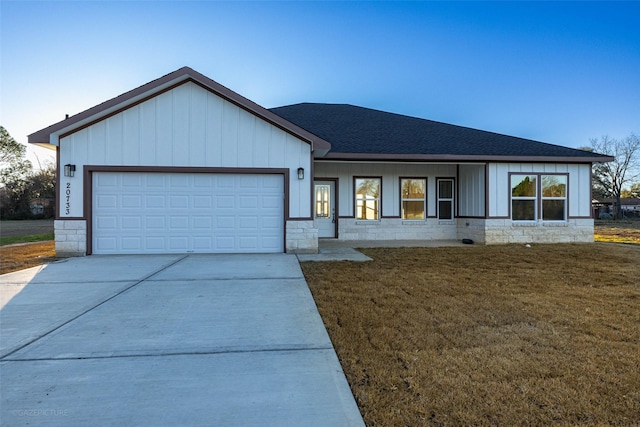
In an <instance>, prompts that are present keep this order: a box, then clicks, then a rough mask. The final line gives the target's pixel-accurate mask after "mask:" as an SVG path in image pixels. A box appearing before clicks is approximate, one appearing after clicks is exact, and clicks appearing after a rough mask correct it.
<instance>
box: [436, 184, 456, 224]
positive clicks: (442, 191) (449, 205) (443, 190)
mask: <svg viewBox="0 0 640 427" xmlns="http://www.w3.org/2000/svg"><path fill="white" fill-rule="evenodd" d="M437 181H438V182H437V184H438V185H437V187H438V219H440V220H446V221H453V218H454V215H455V214H454V189H453V179H451V178H440V179H438V180H437Z"/></svg>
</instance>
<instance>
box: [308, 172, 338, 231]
mask: <svg viewBox="0 0 640 427" xmlns="http://www.w3.org/2000/svg"><path fill="white" fill-rule="evenodd" d="M335 189H336V183H335V181H316V182H315V199H314V200H315V207H314V219H315V222H316V227H318V237H329V238H335V237H336V229H337V225H338V224H337V222H336V221H337V219H336V214H337V212H336V197H335Z"/></svg>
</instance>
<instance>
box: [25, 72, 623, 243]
mask: <svg viewBox="0 0 640 427" xmlns="http://www.w3.org/2000/svg"><path fill="white" fill-rule="evenodd" d="M29 142H30V143H34V144H41V145H45V146H48V147H50V148H54V149H56V151H57V159H58V162H57V163H58V177H59V179H58V182H59V185H58V193H59V194H58V199H57V200H58V204H59V205H58V207H57V219H56V221H55V233H56V251H57V252H58V253H59V254H60V255H88V254H116V253H117V254H124V253H136V254H138V253H192V252H194V253H198V252H202V253H217V252H225V253H234V252H239V253H242V252H245V253H252V252H253V253H255V252H291V253H304V252H316V251H317V250H318V239H319V238H337V239H347V240H352V239H384V240H387V239H429V240H431V239H463V238H467V239H472V240H474V241H476V242H481V243H487V244H493V243H508V242H589V241H592V240H593V219H592V217H591V165H592V163H593V162H602V161H609V160H611V159H610V158H609V157H606V156H601V155H598V154H595V153H590V152H587V151H581V150H575V149H570V148H566V147H560V146H555V145H550V144H545V143H541V142H536V141H531V140H526V139H522V138H516V137H512V136H506V135H500V134H496V133H491V132H485V131H480V130H475V129H470V128H465V127H461V126H454V125H450V124H445V123H439V122H433V121H429V120H424V119H419V118H414V117H407V116H402V115H398V114H392V113H387V112H382V111H377V110H371V109H367V108H362V107H356V106H351V105H332V104H310V103H307V104H296V105H290V106H286V107H280V108H273V109H270V110H268V109H265V108H263V107H261V106H259V105H257V104H256V103H254V102H252V101H250V100H248V99H246V98H244V97H242V96H240V95H239V94H237V93H235V92H233V91H231V90H229V89H227V88H226V87H224V86H222V85H220V84H218V83H216V82H215V81H213V80H211V79H209V78H208V77H206V76H204V75H202V74H200V73H198V72H196V71H194V70H192V69H191V68H188V67H184V68H181V69H179V70H177V71H174V72H172V73H170V74H168V75H165V76H163V77H161V78H159V79H157V80H154V81H152V82H150V83H147V84H145V85H143V86H140V87H138V88H136V89H134V90H132V91H130V92H127V93H124V94H122V95H120V96H118V97H116V98H113V99H111V100H108V101H106V102H104V103H102V104H100V105H97V106H95V107H93V108H90V109H88V110H86V111H83V112H81V113H79V114H76V115H74V116H72V117H68V118H66V119H65V120H63V121H61V122H58V123H56V124H53V125H51V126H49V127H47V128H45V129H42V130H40V131H37V132H35V133H33V134H31V135H29Z"/></svg>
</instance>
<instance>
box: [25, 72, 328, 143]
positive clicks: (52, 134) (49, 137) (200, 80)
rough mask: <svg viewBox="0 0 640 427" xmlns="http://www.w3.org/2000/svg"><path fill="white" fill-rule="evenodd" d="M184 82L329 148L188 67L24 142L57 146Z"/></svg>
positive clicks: (291, 124)
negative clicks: (62, 139)
mask: <svg viewBox="0 0 640 427" xmlns="http://www.w3.org/2000/svg"><path fill="white" fill-rule="evenodd" d="M187 82H193V83H195V84H197V85H199V86H201V87H203V88H204V89H206V90H208V91H210V92H212V93H214V94H216V95H218V96H219V97H221V98H223V99H225V100H226V101H229V102H231V103H233V104H235V105H236V106H238V107H240V108H242V109H244V110H246V111H248V112H249V113H252V114H254V115H256V116H258V117H260V118H261V119H263V120H265V121H267V122H269V123H270V124H272V125H274V126H276V127H278V128H280V129H282V130H283V131H285V132H288V133H289V134H291V135H293V136H295V137H297V138H299V139H301V140H303V141H306V142H307V143H309V144H311V146H312V150H314V151H316V152H318V153H319V154H320V155H322V154H324V153H326V152H327V151H328V150H329V149H330V148H331V145H330V144H329V143H328V142H327V141H324V140H323V139H322V138H319V137H318V136H316V135H314V134H312V133H310V132H308V131H306V130H304V129H302V128H300V127H298V126H296V125H295V124H293V123H290V122H288V121H287V120H286V119H284V118H282V117H280V116H278V115H276V114H274V113H272V112H271V111H269V110H267V109H266V108H263V107H261V106H260V105H258V104H256V103H255V102H253V101H250V100H249V99H247V98H245V97H243V96H241V95H239V94H237V93H236V92H234V91H232V90H230V89H228V88H226V87H225V86H222V85H221V84H219V83H217V82H215V81H213V80H211V79H210V78H208V77H206V76H205V75H203V74H200V73H198V72H197V71H195V70H193V69H191V68H189V67H182V68H180V69H178V70H176V71H174V72H172V73H169V74H167V75H165V76H162V77H160V78H159V79H156V80H153V81H151V82H149V83H147V84H144V85H142V86H140V87H138V88H135V89H133V90H130V91H129V92H126V93H123V94H122V95H119V96H117V97H115V98H112V99H110V100H108V101H105V102H103V103H101V104H99V105H96V106H95V107H92V108H89V109H88V110H85V111H82V112H81V113H78V114H76V115H73V116H71V117H69V118H66V119H65V120H62V121H60V122H58V123H55V124H53V125H51V126H48V127H46V128H44V129H41V130H39V131H37V132H34V133H32V134H31V135H29V136H28V142H30V143H32V144H42V145H58V140H59V138H61V137H64V136H66V135H69V134H70V133H73V132H77V131H78V130H81V129H84V128H85V127H87V126H90V125H91V124H93V123H95V122H97V121H100V120H104V119H105V118H107V117H109V116H112V115H114V114H117V113H119V112H121V111H123V110H126V109H127V108H131V107H133V106H134V105H137V104H139V103H141V102H144V101H146V100H148V99H150V98H152V97H154V96H157V95H159V94H161V93H163V92H166V91H168V90H170V89H173V88H175V87H176V86H179V85H181V84H184V83H187Z"/></svg>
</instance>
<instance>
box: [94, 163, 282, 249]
mask: <svg viewBox="0 0 640 427" xmlns="http://www.w3.org/2000/svg"><path fill="white" fill-rule="evenodd" d="M94 172H137V173H186V174H199V173H202V174H234V175H256V174H259V175H282V176H283V179H284V222H285V224H283V230H284V233H283V234H284V235H283V236H282V238H283V247H286V238H287V236H286V232H287V231H286V230H287V227H286V221H287V220H288V219H289V169H287V168H221V167H191V166H184V167H182V166H101V165H86V166H84V169H83V177H84V194H83V196H84V197H83V199H84V217H85V218H86V220H87V255H91V254H92V253H93V173H94Z"/></svg>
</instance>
